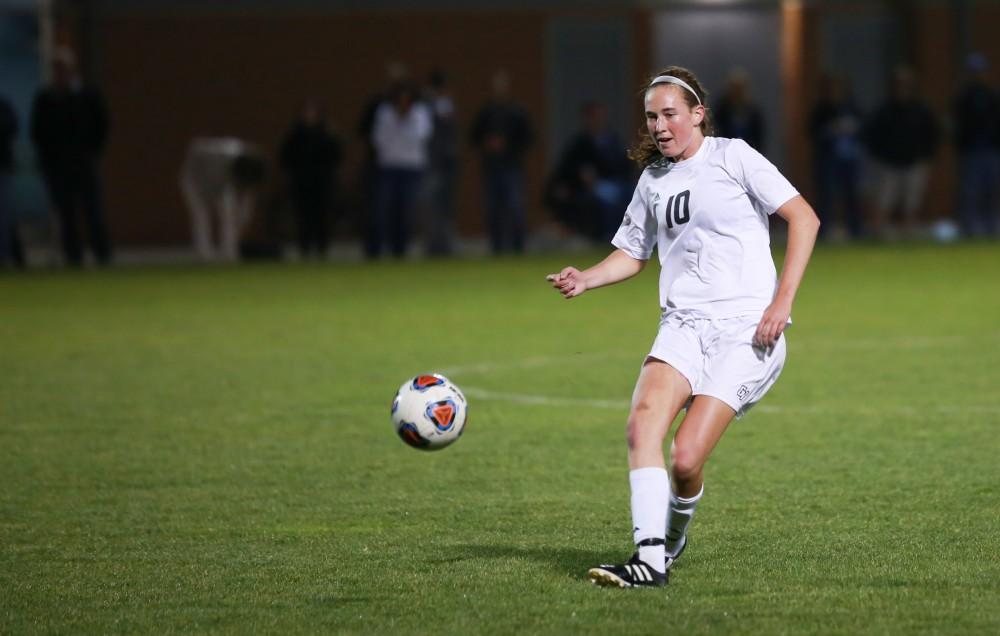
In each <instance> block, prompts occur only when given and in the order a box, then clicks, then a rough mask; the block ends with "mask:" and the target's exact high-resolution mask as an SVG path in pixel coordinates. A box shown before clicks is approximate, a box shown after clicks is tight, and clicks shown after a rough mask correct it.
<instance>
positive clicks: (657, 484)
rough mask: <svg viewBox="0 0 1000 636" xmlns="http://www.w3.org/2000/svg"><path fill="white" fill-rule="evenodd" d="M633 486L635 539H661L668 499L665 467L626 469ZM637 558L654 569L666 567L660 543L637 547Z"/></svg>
mask: <svg viewBox="0 0 1000 636" xmlns="http://www.w3.org/2000/svg"><path fill="white" fill-rule="evenodd" d="M628 481H629V484H631V486H632V527H633V529H634V531H633V538H634V539H635V542H636V543H639V542H640V541H644V540H645V539H661V540H662V539H663V537H664V535H665V534H666V531H667V524H666V520H667V505H668V502H669V500H670V477H668V476H667V471H666V469H665V468H657V467H650V468H636V469H635V470H632V471H629V474H628ZM639 558H640V559H642V560H643V562H645V563H646V564H647V565H649V566H650V567H652V568H653V569H654V570H656V571H657V572H665V571H666V553H665V552H664V549H663V545H662V544H661V545H644V546H640V547H639Z"/></svg>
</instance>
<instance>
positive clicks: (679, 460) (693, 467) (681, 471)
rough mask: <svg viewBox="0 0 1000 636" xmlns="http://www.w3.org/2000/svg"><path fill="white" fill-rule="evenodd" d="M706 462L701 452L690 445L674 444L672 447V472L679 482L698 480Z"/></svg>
mask: <svg viewBox="0 0 1000 636" xmlns="http://www.w3.org/2000/svg"><path fill="white" fill-rule="evenodd" d="M704 463H705V462H704V459H703V458H702V457H701V454H700V453H699V452H697V450H695V449H693V448H691V447H689V446H685V445H683V444H680V445H678V444H674V446H673V448H672V449H671V462H670V473H671V475H672V476H673V478H674V481H675V482H677V483H685V482H688V481H693V480H696V479H697V478H698V475H700V474H701V468H702V466H703V465H704Z"/></svg>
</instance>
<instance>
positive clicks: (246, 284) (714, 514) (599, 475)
mask: <svg viewBox="0 0 1000 636" xmlns="http://www.w3.org/2000/svg"><path fill="white" fill-rule="evenodd" d="M599 257H600V254H598V253H593V254H575V255H572V256H570V257H560V256H545V257H530V258H525V259H523V260H499V261H486V260H462V261H453V262H426V263H403V264H399V263H381V264H374V265H362V264H338V265H327V266H319V265H315V266H307V265H285V266H280V265H266V266H263V265H262V266H247V267H242V268H220V269H194V268H191V269H188V268H162V269H141V268H140V269H122V270H116V271H107V272H75V273H74V272H69V273H29V274H27V275H6V276H0V378H2V381H0V480H2V483H3V488H2V491H0V633H11V634H22V633H63V634H79V633H192V632H217V633H246V632H264V633H276V634H293V633H337V634H365V635H371V634H388V633H396V634H493V633H496V634H512V633H532V634H571V633H574V634H575V633H627V634H630V635H631V634H703V633H747V634H750V633H753V634H784V633H794V634H801V633H814V634H997V633H1000V468H998V466H1000V460H998V457H1000V432H998V427H1000V367H998V364H997V362H996V360H997V359H998V353H1000V245H986V244H978V245H964V246H949V247H930V246H903V247H893V248H886V247H881V248H878V247H856V248H847V247H840V248H822V249H820V250H818V251H817V253H816V255H815V257H814V260H813V263H812V265H811V268H810V270H809V272H808V275H807V279H806V282H805V284H804V287H803V289H802V291H801V293H800V296H799V300H798V303H797V305H796V307H795V313H794V318H795V324H794V326H793V327H792V328H791V329H790V330H789V359H788V363H787V365H786V367H785V372H784V375H783V377H782V378H781V380H780V381H779V382H778V384H777V386H776V387H775V388H774V389H773V390H772V392H771V393H770V394H769V395H768V396H767V398H766V399H765V400H764V401H763V402H762V403H761V405H760V406H759V407H758V408H757V409H755V410H754V411H753V412H752V413H751V414H750V415H749V416H748V417H747V418H745V419H744V420H742V421H740V422H738V423H736V424H734V426H733V428H731V430H730V431H729V432H728V433H727V435H726V437H725V438H724V439H723V441H722V443H721V444H720V446H719V448H718V449H717V450H716V452H715V454H714V455H713V457H712V460H711V461H710V463H709V466H708V468H707V485H706V496H705V498H704V500H703V501H702V504H701V506H700V507H699V510H698V514H697V516H696V517H695V521H694V523H693V525H692V528H691V531H692V535H691V536H692V543H691V547H690V549H689V550H688V552H687V553H686V554H685V555H684V558H683V559H682V560H681V561H680V562H679V563H678V565H677V566H676V568H675V570H674V573H673V577H672V580H671V583H670V586H669V587H668V588H666V589H665V590H611V589H600V588H595V587H593V586H591V584H590V583H589V582H588V581H587V579H586V570H587V568H588V567H589V566H591V565H593V564H594V563H596V562H600V561H606V560H608V559H620V558H625V557H627V556H628V555H629V554H630V552H631V546H630V539H631V536H630V517H629V509H628V478H627V468H626V465H625V449H624V437H623V429H624V423H625V416H626V413H627V400H628V397H629V395H630V392H631V389H632V384H633V382H634V380H635V376H636V373H637V371H638V366H639V363H640V361H641V360H642V358H643V356H644V354H645V353H646V352H647V350H648V347H649V345H650V343H651V341H652V337H653V335H654V330H655V327H656V323H657V318H658V308H657V306H656V282H655V276H656V274H657V270H658V268H656V267H650V268H649V269H648V270H647V271H646V272H644V273H643V275H642V276H641V277H639V279H637V280H633V281H630V282H628V283H626V284H623V285H619V286H617V287H613V288H608V289H604V290H600V291H598V292H594V293H591V294H588V295H585V296H584V297H582V298H579V299H576V300H573V301H565V300H563V299H561V298H560V297H559V296H558V295H557V294H556V293H555V292H553V291H551V290H550V289H549V288H548V287H547V286H546V284H545V283H544V281H543V276H544V275H545V274H546V273H548V272H549V271H554V270H556V269H557V268H558V267H560V266H562V265H564V264H569V263H574V264H578V265H586V264H589V263H590V262H591V261H593V260H594V259H596V258H599ZM432 370H437V371H443V372H445V373H447V374H450V376H451V377H452V379H453V380H455V381H456V382H457V383H458V384H459V385H460V386H462V387H463V388H464V389H465V390H466V393H467V395H468V396H469V398H470V421H469V424H468V427H467V429H466V432H465V435H464V436H463V437H462V439H461V440H460V441H459V442H458V443H457V444H455V445H454V446H452V447H450V448H448V449H446V450H444V451H441V452H438V453H423V452H419V451H416V450H413V449H410V448H408V447H407V446H405V445H404V444H403V443H402V442H401V441H400V440H399V439H398V438H397V437H396V436H395V434H394V433H393V431H392V429H391V425H390V422H389V416H388V410H389V403H390V400H391V398H392V396H393V393H394V391H395V390H396V388H397V387H398V386H399V384H400V383H401V382H403V380H405V379H406V378H407V377H408V376H412V375H414V374H416V373H419V372H424V371H432Z"/></svg>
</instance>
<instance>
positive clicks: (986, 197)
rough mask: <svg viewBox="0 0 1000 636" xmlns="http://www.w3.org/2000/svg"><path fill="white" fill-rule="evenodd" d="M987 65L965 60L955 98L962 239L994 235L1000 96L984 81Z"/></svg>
mask: <svg viewBox="0 0 1000 636" xmlns="http://www.w3.org/2000/svg"><path fill="white" fill-rule="evenodd" d="M988 69H989V65H988V63H987V61H986V57H985V56H983V55H982V54H981V53H973V54H972V55H970V56H969V58H968V59H967V60H966V70H967V71H968V74H969V76H968V80H967V81H966V83H965V85H964V86H962V88H961V89H960V90H959V92H958V94H957V95H956V96H955V102H954V105H953V112H954V115H955V120H954V121H955V148H956V150H957V151H958V184H959V185H958V199H959V200H958V209H959V219H960V221H961V225H962V231H963V232H964V233H965V235H966V236H979V235H982V234H986V235H989V236H995V235H996V233H997V218H996V214H997V208H996V206H997V189H998V187H1000V186H998V182H1000V96H998V95H997V92H996V91H995V90H993V88H992V87H991V86H990V85H989V84H988V83H987V81H986V72H987V71H988Z"/></svg>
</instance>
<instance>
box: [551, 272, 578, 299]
mask: <svg viewBox="0 0 1000 636" xmlns="http://www.w3.org/2000/svg"><path fill="white" fill-rule="evenodd" d="M545 280H547V281H549V282H550V283H552V286H553V287H555V288H556V289H557V290H559V293H560V294H562V295H563V296H564V297H566V298H574V297H576V296H579V295H580V294H582V293H583V292H585V291H587V283H586V282H585V281H584V280H583V276H582V275H581V274H580V270H578V269H577V268H575V267H566V268H564V269H563V270H562V271H561V272H559V273H558V274H549V275H548V276H546V277H545Z"/></svg>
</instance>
